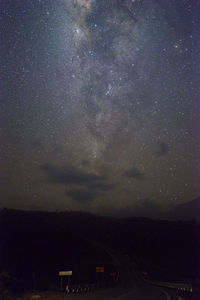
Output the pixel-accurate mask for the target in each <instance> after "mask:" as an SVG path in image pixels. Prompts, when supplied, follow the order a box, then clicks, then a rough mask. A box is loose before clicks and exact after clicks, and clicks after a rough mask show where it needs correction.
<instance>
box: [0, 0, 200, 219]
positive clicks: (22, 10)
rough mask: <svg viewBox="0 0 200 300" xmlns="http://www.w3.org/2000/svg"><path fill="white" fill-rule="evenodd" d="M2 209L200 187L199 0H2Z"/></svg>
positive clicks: (71, 205) (127, 206) (123, 199)
mask: <svg viewBox="0 0 200 300" xmlns="http://www.w3.org/2000/svg"><path fill="white" fill-rule="evenodd" d="M0 2H1V7H3V9H2V11H1V22H2V26H1V33H2V37H3V38H2V41H3V43H2V44H3V47H2V55H1V69H2V72H1V73H2V79H3V80H2V82H3V89H2V95H1V103H2V104H1V124H0V125H1V141H2V143H1V149H0V155H1V162H2V163H1V164H2V170H3V172H2V175H1V181H2V185H1V194H2V196H1V199H2V200H1V202H2V203H1V207H14V208H23V209H42V210H43V209H45V210H57V209H58V210H65V209H70V210H86V211H92V212H108V213H109V212H113V213H116V214H118V213H119V212H121V213H122V212H126V211H132V212H134V209H135V210H136V208H137V210H138V209H139V210H140V211H141V212H142V210H143V209H144V210H145V209H146V208H147V207H148V209H149V212H151V211H155V210H156V211H159V210H160V209H166V208H169V207H171V206H172V205H174V204H178V203H182V202H187V201H189V200H191V199H193V198H194V197H196V196H198V195H199V185H198V179H199V172H198V164H199V152H198V142H199V139H198V135H199V131H198V125H199V105H198V93H199V87H198V75H199V70H198V63H199V44H198V36H199V28H200V27H199V25H200V24H199V23H200V22H199V21H200V20H199V16H198V9H199V4H200V3H199V2H198V1H195V0H194V1H186V0H183V1H179V0H169V1H164V0H148V1H147V0H143V1H142V0H135V1H131V0H124V1H122V0H101V1H100V0H54V1H53V0H34V1H33V0H28V1H27V0H26V1H25V0H23V1H11V0H10V1H9V0H7V1H5V0H1V1H0Z"/></svg>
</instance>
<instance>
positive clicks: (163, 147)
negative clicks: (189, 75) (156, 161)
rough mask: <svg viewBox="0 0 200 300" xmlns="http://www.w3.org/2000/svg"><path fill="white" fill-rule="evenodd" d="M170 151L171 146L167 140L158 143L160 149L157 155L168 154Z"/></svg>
mask: <svg viewBox="0 0 200 300" xmlns="http://www.w3.org/2000/svg"><path fill="white" fill-rule="evenodd" d="M168 153H169V146H168V145H167V144H166V143H165V142H161V143H160V144H159V145H158V150H157V152H156V154H157V156H164V155H168Z"/></svg>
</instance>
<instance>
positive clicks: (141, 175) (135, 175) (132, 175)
mask: <svg viewBox="0 0 200 300" xmlns="http://www.w3.org/2000/svg"><path fill="white" fill-rule="evenodd" d="M124 174H125V176H127V177H130V178H134V179H137V180H144V179H145V175H144V173H142V172H140V171H139V170H138V169H137V168H132V169H130V170H127V171H126V172H125V173H124Z"/></svg>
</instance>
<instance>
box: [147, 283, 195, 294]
mask: <svg viewBox="0 0 200 300" xmlns="http://www.w3.org/2000/svg"><path fill="white" fill-rule="evenodd" d="M148 282H149V283H151V284H154V285H157V286H162V287H167V288H171V289H176V290H180V291H184V292H190V293H192V292H193V287H192V284H188V283H179V282H165V281H164V282H162V281H149V280H148Z"/></svg>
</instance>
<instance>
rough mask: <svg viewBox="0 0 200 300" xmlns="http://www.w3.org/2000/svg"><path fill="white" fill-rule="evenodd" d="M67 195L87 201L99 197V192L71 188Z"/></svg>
mask: <svg viewBox="0 0 200 300" xmlns="http://www.w3.org/2000/svg"><path fill="white" fill-rule="evenodd" d="M66 195H67V196H69V197H71V198H72V199H73V200H75V201H78V202H80V203H87V202H91V201H92V200H94V199H95V198H96V197H97V195H98V192H96V191H95V190H89V189H79V188H76V189H71V190H69V191H68V192H67V193H66Z"/></svg>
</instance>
